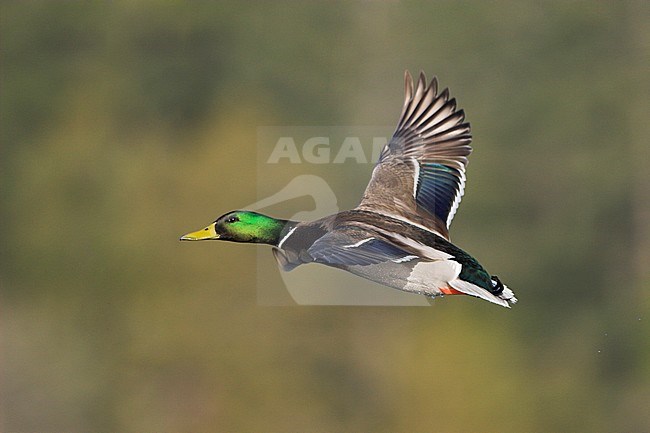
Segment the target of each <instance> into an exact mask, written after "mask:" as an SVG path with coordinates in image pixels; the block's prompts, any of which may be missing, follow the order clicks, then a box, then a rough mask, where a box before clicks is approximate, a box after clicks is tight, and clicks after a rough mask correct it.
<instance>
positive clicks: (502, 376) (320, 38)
mask: <svg viewBox="0 0 650 433" xmlns="http://www.w3.org/2000/svg"><path fill="white" fill-rule="evenodd" d="M430 3H431V4H430ZM0 12H1V13H0V20H1V21H0V23H1V26H0V62H1V65H0V79H1V81H0V86H1V87H0V122H1V128H0V137H1V146H2V147H1V148H0V158H1V159H0V170H1V171H0V198H1V201H0V212H1V213H0V220H1V221H2V224H0V238H1V239H2V243H1V244H0V291H1V292H0V294H1V298H0V300H1V307H0V314H1V332H2V351H1V352H0V356H1V360H2V364H1V379H0V385H1V388H0V393H1V394H0V397H1V402H2V407H1V409H0V410H1V412H0V416H1V419H0V421H1V424H0V429H1V430H2V431H41V432H47V431H79V432H81V431H121V432H131V431H133V432H136V431H169V432H182V431H188V432H190V431H192V432H195V431H265V432H271V431H328V432H336V431H341V432H343V431H374V432H381V431H386V432H392V431H444V432H467V431H484V432H489V431H493V432H507V431H512V432H523V431H526V432H534V431H540V432H542V431H591V432H601V431H602V432H605V431H648V430H650V418H648V416H647V407H648V406H650V368H649V367H648V366H649V365H650V349H649V346H648V341H650V339H649V338H650V325H648V322H649V321H650V317H648V315H647V312H648V307H649V305H648V299H649V298H648V290H649V289H650V277H649V275H650V274H649V272H648V270H647V268H648V266H647V265H648V263H650V227H649V225H650V220H649V218H650V204H649V201H648V196H649V189H650V175H649V173H650V172H649V171H648V169H647V165H648V162H649V161H650V152H649V150H648V141H649V139H650V132H649V128H650V127H649V126H648V122H647V119H648V117H649V116H648V115H649V114H650V113H649V111H650V110H648V103H647V95H648V94H650V92H649V90H650V89H649V85H648V80H647V72H648V70H649V64H648V63H649V61H648V59H649V51H648V46H649V44H650V29H649V28H648V25H647V17H648V16H650V13H649V12H650V10H649V7H648V6H647V4H645V3H644V2H619V1H602V2H592V1H576V2H560V1H554V2H530V1H528V2H497V3H493V2H478V1H471V2H435V3H432V2H413V3H411V2H404V3H402V2H350V3H342V2H341V3H339V2H305V3H288V2H287V3H271V2H268V3H267V2H251V3H248V2H247V3H237V2H201V3H192V4H191V5H188V4H185V3H182V2H155V1H154V2H94V3H81V2H78V3H77V2H66V3H59V2H3V3H2V5H0ZM405 68H409V69H411V70H412V71H414V72H417V71H418V70H419V69H423V70H425V71H427V72H428V73H429V74H434V73H435V74H436V75H438V76H439V78H440V80H441V82H442V83H443V85H444V86H450V87H451V89H452V94H453V95H454V96H456V97H457V98H458V100H459V101H460V104H461V106H462V107H463V108H464V109H465V110H466V112H467V113H468V117H469V120H470V121H471V123H472V128H473V134H474V137H475V140H474V143H475V153H474V155H473V156H472V159H471V163H470V166H469V173H468V176H469V182H468V185H467V189H466V195H465V200H464V201H463V204H462V206H461V208H460V211H459V213H458V215H457V217H456V219H455V222H454V226H453V227H452V236H453V238H454V240H455V241H456V242H458V243H459V244H460V245H461V246H463V247H464V248H466V249H467V250H468V251H471V252H472V253H474V254H475V255H476V256H477V257H479V258H480V259H481V261H482V262H483V263H484V264H485V265H486V266H487V267H488V268H489V269H490V270H492V271H493V272H494V273H497V274H499V276H500V277H501V278H502V279H503V280H504V281H506V282H507V283H508V284H509V285H510V286H511V287H512V288H514V289H515V291H516V293H517V295H518V297H519V298H520V300H521V303H520V304H518V305H517V306H516V307H515V308H513V309H512V310H511V311H505V310H503V309H501V308H498V307H495V306H491V305H488V304H487V303H484V302H481V301H478V300H473V299H444V300H441V301H436V302H435V305H434V306H433V307H432V308H352V307H347V308H343V307H328V308H325V307H295V308H292V307H289V308H263V307H258V306H256V302H255V296H256V293H255V277H254V275H253V271H252V269H254V268H255V266H254V262H253V261H254V259H255V251H254V248H255V247H252V246H241V245H230V244H228V245H224V244H219V245H216V244H214V243H203V244H198V245H191V246H190V245H181V244H180V243H179V242H178V241H177V237H178V235H180V234H182V233H184V232H186V231H188V230H190V229H195V228H197V227H199V226H201V224H204V223H206V222H208V221H210V220H211V219H213V218H214V217H216V216H218V215H219V214H220V213H222V212H224V211H227V210H230V209H235V208H237V207H239V206H242V205H244V204H246V203H251V202H253V201H255V198H256V197H255V188H254V185H255V184H256V180H255V157H254V155H255V144H256V128H257V126H260V125H339V124H360V125H364V124H366V125H377V124H390V123H392V122H394V121H395V120H396V117H397V115H398V114H399V105H400V103H401V98H402V87H401V80H402V73H403V70H404V69H405ZM354 182H365V180H364V179H361V178H360V179H354ZM269 260H273V259H272V257H271V255H270V253H269Z"/></svg>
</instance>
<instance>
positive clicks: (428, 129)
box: [359, 71, 472, 239]
mask: <svg viewBox="0 0 650 433" xmlns="http://www.w3.org/2000/svg"><path fill="white" fill-rule="evenodd" d="M405 86H406V90H405V93H406V95H405V100H404V107H403V108H402V114H401V116H400V119H399V122H398V124H397V129H396V130H395V133H394V134H393V137H392V138H391V140H390V141H389V142H388V143H387V144H386V146H385V147H384V149H383V150H382V152H381V155H380V157H379V161H378V162H377V165H376V166H375V168H374V170H373V173H372V178H371V180H370V183H369V184H368V187H367V188H366V191H365V193H364V196H363V199H362V201H361V204H360V205H359V208H360V209H364V210H370V211H374V212H378V213H383V214H387V215H390V216H392V217H397V218H399V219H403V220H407V221H409V222H411V223H413V224H415V225H420V226H424V227H425V228H427V229H429V230H432V231H435V232H436V233H438V234H440V235H441V236H443V237H445V238H447V239H448V238H449V226H450V224H451V221H452V219H453V217H454V214H455V213H456V209H457V208H458V205H459V204H460V200H461V197H462V195H463V190H464V186H465V166H466V165H467V157H468V155H469V154H470V153H471V151H472V148H471V146H470V142H471V140H472V137H471V135H470V126H469V123H467V122H465V114H464V112H463V110H457V109H456V100H455V99H454V98H451V99H450V97H449V90H448V89H444V90H443V91H442V92H440V93H438V81H437V79H436V78H435V77H434V78H433V80H431V82H430V83H429V84H428V85H427V83H426V78H425V76H424V73H420V77H419V79H418V82H417V85H416V87H415V90H414V89H413V79H412V78H411V75H410V74H409V72H408V71H406V73H405Z"/></svg>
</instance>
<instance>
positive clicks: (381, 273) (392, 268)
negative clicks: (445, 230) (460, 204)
mask: <svg viewBox="0 0 650 433" xmlns="http://www.w3.org/2000/svg"><path fill="white" fill-rule="evenodd" d="M273 252H274V255H275V257H276V259H277V260H278V262H279V263H280V264H281V265H282V267H283V269H284V270H285V271H290V270H292V269H294V268H295V267H296V266H299V265H301V264H305V263H320V264H323V265H327V266H332V267H335V268H339V269H343V270H346V271H348V272H351V273H353V274H355V275H359V276H361V277H363V278H367V279H369V280H371V281H374V282H377V283H380V284H383V285H385V286H388V287H392V288H395V289H399V290H404V291H407V292H412V293H418V294H422V295H427V296H431V297H435V296H441V295H444V294H452V293H455V292H458V293H463V294H468V295H471V296H477V297H480V298H483V299H486V300H488V301H490V302H495V303H497V304H500V305H504V306H508V301H506V299H505V298H503V297H499V296H500V295H502V296H503V295H505V296H506V297H507V299H512V296H510V294H511V292H510V291H509V289H507V288H503V287H501V288H498V287H495V285H494V283H493V280H492V278H491V277H490V275H489V274H488V273H487V272H486V271H485V269H483V267H482V266H481V265H480V264H479V263H478V262H477V261H476V260H475V259H474V258H473V257H472V256H470V255H469V254H467V253H466V252H464V251H463V250H461V249H460V248H458V247H456V246H455V245H454V244H452V243H451V242H449V241H447V240H446V239H444V238H443V237H442V236H440V235H438V234H436V233H434V232H431V231H428V230H426V229H422V228H420V227H417V226H415V225H411V224H407V223H404V222H403V221H400V220H397V219H395V218H392V217H388V216H386V215H382V214H377V213H374V212H369V211H364V210H359V209H355V210H351V211H345V212H341V213H339V214H336V215H331V216H328V217H326V218H323V219H320V220H317V221H314V222H311V223H295V222H289V223H288V224H287V226H286V228H285V234H284V235H283V237H282V239H281V240H280V242H279V243H278V248H274V250H273Z"/></svg>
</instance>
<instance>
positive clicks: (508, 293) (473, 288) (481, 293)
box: [449, 279, 517, 308]
mask: <svg viewBox="0 0 650 433" xmlns="http://www.w3.org/2000/svg"><path fill="white" fill-rule="evenodd" d="M499 284H501V282H499ZM449 286H450V287H451V288H453V289H456V290H457V291H459V292H461V293H463V294H465V295H469V296H475V297H477V298H481V299H485V300H486V301H490V302H493V303H495V304H499V305H501V306H503V307H506V308H510V306H511V305H514V304H516V303H517V298H516V297H515V294H514V293H513V291H512V290H510V289H509V288H508V286H506V285H505V284H501V286H502V289H501V288H500V289H501V290H500V291H497V293H491V292H489V291H487V290H485V289H484V288H482V287H479V286H477V285H475V284H472V283H470V282H469V281H464V280H461V279H456V280H453V281H450V282H449Z"/></svg>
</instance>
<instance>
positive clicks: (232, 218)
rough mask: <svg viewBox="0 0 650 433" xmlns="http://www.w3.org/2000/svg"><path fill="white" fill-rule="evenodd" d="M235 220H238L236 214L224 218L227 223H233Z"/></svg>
mask: <svg viewBox="0 0 650 433" xmlns="http://www.w3.org/2000/svg"><path fill="white" fill-rule="evenodd" d="M237 221H239V218H237V217H236V216H231V217H230V218H228V219H227V220H226V222H227V223H234V222H237Z"/></svg>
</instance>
